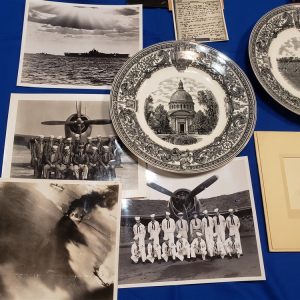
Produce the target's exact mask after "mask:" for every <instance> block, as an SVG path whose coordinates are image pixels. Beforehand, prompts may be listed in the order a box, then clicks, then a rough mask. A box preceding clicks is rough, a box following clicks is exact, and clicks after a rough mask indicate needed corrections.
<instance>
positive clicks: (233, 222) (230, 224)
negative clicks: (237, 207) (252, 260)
mask: <svg viewBox="0 0 300 300" xmlns="http://www.w3.org/2000/svg"><path fill="white" fill-rule="evenodd" d="M228 212H229V216H228V217H227V218H226V225H227V228H228V230H229V236H232V235H234V236H235V241H236V242H237V243H238V244H240V245H241V237H240V225H241V224H240V219H239V218H238V217H237V216H236V215H234V213H233V209H232V208H230V209H229V210H228ZM241 252H243V251H242V246H241ZM241 254H242V253H241Z"/></svg>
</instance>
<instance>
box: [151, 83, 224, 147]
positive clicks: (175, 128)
mask: <svg viewBox="0 0 300 300" xmlns="http://www.w3.org/2000/svg"><path fill="white" fill-rule="evenodd" d="M145 119H146V122H147V124H148V126H149V127H150V128H151V130H152V131H153V132H154V133H155V134H156V135H157V136H158V137H160V138H161V139H162V140H164V141H166V142H169V143H171V144H174V145H191V144H195V143H198V142H200V141H201V140H203V136H206V135H210V134H212V132H213V131H214V130H215V128H216V127H217V124H218V122H219V104H218V102H217V100H216V97H215V95H214V94H213V92H212V91H211V90H210V89H207V88H206V87H205V85H203V84H201V83H199V82H197V81H195V80H194V79H192V78H184V79H183V78H178V77H173V78H169V79H167V80H163V81H161V82H159V84H158V87H157V89H155V90H154V91H153V92H152V93H151V94H149V96H148V97H147V98H146V99H145Z"/></svg>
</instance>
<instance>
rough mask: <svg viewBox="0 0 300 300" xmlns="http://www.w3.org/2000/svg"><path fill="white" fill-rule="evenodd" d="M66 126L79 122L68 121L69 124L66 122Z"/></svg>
mask: <svg viewBox="0 0 300 300" xmlns="http://www.w3.org/2000/svg"><path fill="white" fill-rule="evenodd" d="M65 124H66V125H68V126H70V125H74V124H77V121H68V122H65Z"/></svg>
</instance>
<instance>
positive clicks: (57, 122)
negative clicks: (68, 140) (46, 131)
mask: <svg viewBox="0 0 300 300" xmlns="http://www.w3.org/2000/svg"><path fill="white" fill-rule="evenodd" d="M41 124H43V125H65V124H66V121H44V122H41Z"/></svg>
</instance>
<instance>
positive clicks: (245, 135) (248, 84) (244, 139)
mask: <svg viewBox="0 0 300 300" xmlns="http://www.w3.org/2000/svg"><path fill="white" fill-rule="evenodd" d="M182 43H183V44H190V45H196V46H197V45H201V46H204V47H205V48H206V49H208V50H211V51H213V52H214V53H219V54H222V56H223V57H225V58H226V61H227V62H230V64H231V65H232V66H233V67H235V68H236V70H238V72H239V73H240V74H241V75H242V77H243V80H244V82H245V83H246V84H245V86H246V87H247V88H248V90H249V94H250V95H251V97H249V99H251V100H252V102H253V106H252V108H251V109H252V114H253V118H252V122H251V123H250V122H248V125H247V126H248V127H246V130H245V131H244V133H243V135H242V136H241V137H240V138H239V142H240V141H242V143H240V145H239V147H238V148H237V149H236V150H235V151H234V152H232V151H229V152H228V153H226V154H225V155H226V156H227V157H226V158H225V159H222V156H221V157H220V158H218V159H220V160H221V161H220V162H218V163H213V164H212V166H207V167H203V166H200V164H199V167H198V168H197V170H190V169H182V170H173V169H168V168H164V167H162V166H160V165H158V164H153V163H152V162H149V160H148V159H146V158H145V157H144V156H145V155H144V154H145V153H144V152H143V155H140V154H138V153H137V151H136V150H135V149H133V147H131V145H129V144H127V143H125V142H124V141H123V134H121V133H120V129H119V127H118V126H116V123H117V122H116V119H117V116H116V115H115V114H114V109H113V105H112V102H113V97H114V94H115V93H117V92H118V90H119V89H118V90H116V89H115V86H116V84H117V83H118V82H119V77H120V76H121V75H122V73H123V72H124V71H126V69H127V66H128V64H130V62H131V61H132V60H133V59H134V58H136V57H137V56H138V55H142V54H143V53H144V52H147V51H149V50H150V49H151V48H155V47H157V46H164V45H170V46H174V45H176V44H182ZM110 115H111V119H112V123H113V126H114V129H115V131H116V133H117V134H118V136H119V137H120V139H121V140H122V142H124V145H125V146H126V147H127V148H128V149H129V150H130V151H131V152H132V153H133V154H134V155H135V156H137V157H138V159H141V160H142V161H143V162H145V163H147V164H149V165H151V166H152V167H154V168H157V169H160V170H163V171H167V172H170V173H175V174H186V175H188V174H191V175H192V174H200V173H205V172H209V171H212V170H216V169H218V168H221V167H223V166H225V165H226V164H228V163H229V162H230V161H232V160H233V159H234V158H235V157H237V156H238V155H239V154H240V152H241V151H242V150H243V149H244V148H245V146H246V145H247V144H248V142H249V141H250V139H251V137H252V136H253V132H254V129H255V126H256V121H257V101H256V95H255V92H254V89H253V86H252V84H251V81H250V80H249V78H248V76H247V75H246V73H245V72H244V71H243V70H242V68H241V67H240V66H239V65H238V64H237V63H236V62H235V61H233V60H232V59H231V58H230V57H229V56H227V55H226V54H223V53H222V52H221V51H219V50H217V49H215V48H213V47H211V46H208V45H206V44H202V43H201V44H200V43H196V42H191V41H181V40H176V41H175V40H170V41H164V42H160V43H156V44H153V45H150V46H148V47H146V48H144V49H142V50H140V51H139V52H137V53H136V54H135V55H133V56H132V57H131V58H130V59H128V60H127V61H126V62H125V63H124V65H123V66H122V67H121V68H120V70H119V71H118V73H117V75H116V76H115V79H114V81H113V83H112V89H111V91H110ZM249 119H250V118H249ZM143 131H144V130H143ZM239 142H238V143H239ZM174 148H176V145H175V146H174ZM225 155H223V157H224V156H225Z"/></svg>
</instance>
